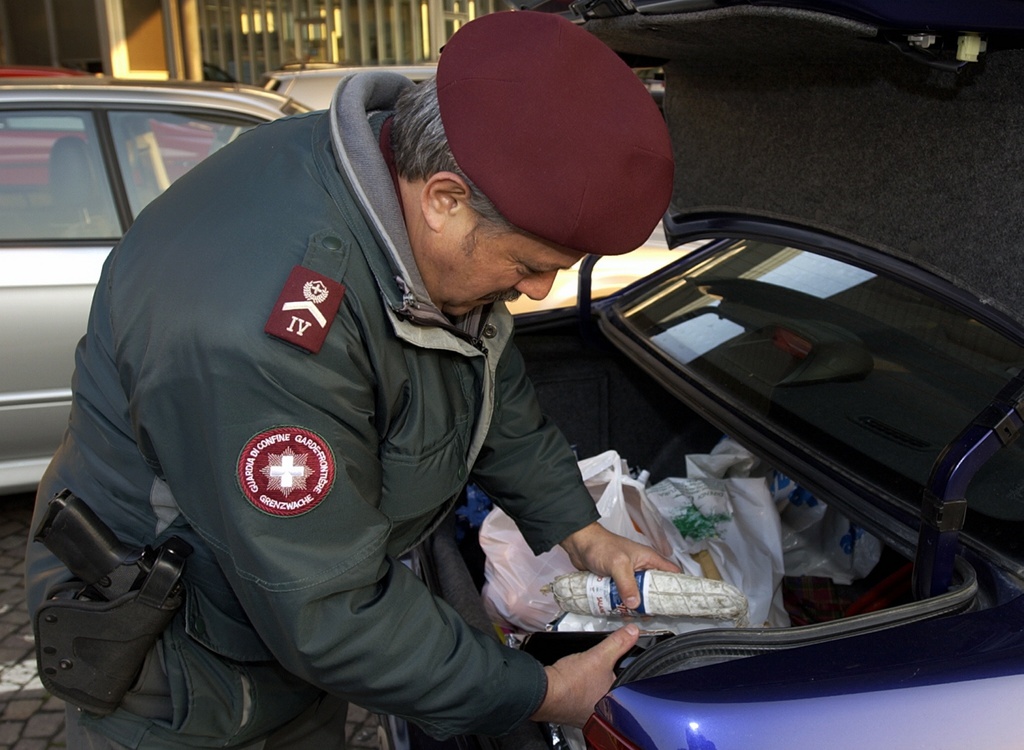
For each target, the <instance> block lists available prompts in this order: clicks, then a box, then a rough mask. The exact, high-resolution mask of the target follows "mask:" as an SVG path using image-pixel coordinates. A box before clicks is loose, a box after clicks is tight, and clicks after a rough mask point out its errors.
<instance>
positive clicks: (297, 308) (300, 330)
mask: <svg viewBox="0 0 1024 750" xmlns="http://www.w3.org/2000/svg"><path fill="white" fill-rule="evenodd" d="M344 296H345V287H343V286H342V285H341V284H339V283H338V282H337V281H335V280H334V279H329V278H327V277H326V276H322V275H320V274H318V273H317V272H316V271H311V270H309V269H308V268H305V267H303V266H295V268H293V269H292V272H291V274H290V275H289V276H288V280H287V281H286V282H285V284H284V289H282V290H281V296H280V297H278V298H277V303H276V304H275V305H274V311H273V312H272V313H270V317H269V318H268V319H267V325H266V326H265V327H264V329H263V330H264V332H265V333H269V334H270V335H271V336H275V337H277V338H279V339H282V340H283V341H287V342H288V343H290V344H295V346H298V347H300V348H302V349H305V350H306V351H308V352H311V353H313V354H316V353H317V352H319V351H320V348H321V347H322V346H323V345H324V339H326V338H327V331H328V330H330V327H331V322H332V321H333V320H334V316H335V315H337V314H338V308H339V307H340V306H341V298H342V297H344Z"/></svg>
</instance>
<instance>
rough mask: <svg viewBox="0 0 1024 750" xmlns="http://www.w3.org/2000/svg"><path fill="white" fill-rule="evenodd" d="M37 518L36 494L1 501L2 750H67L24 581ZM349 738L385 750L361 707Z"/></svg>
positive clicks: (352, 715) (354, 712) (60, 709)
mask: <svg viewBox="0 0 1024 750" xmlns="http://www.w3.org/2000/svg"><path fill="white" fill-rule="evenodd" d="M31 518H32V496H31V495H8V496H0V750H50V748H63V747H66V743H65V741H64V703H63V701H61V700H58V699H57V698H54V697H53V696H51V695H49V694H48V693H47V692H46V690H45V689H44V688H43V685H42V683H41V682H40V681H39V676H38V674H37V672H36V662H35V644H34V640H33V638H32V626H31V625H30V624H29V621H28V613H27V611H26V609H25V586H24V582H23V578H22V576H23V573H24V554H25V544H26V541H27V539H28V529H29V522H30V521H31ZM347 735H348V737H347V739H348V747H350V748H378V747H380V743H379V741H378V739H377V719H376V717H375V716H373V715H372V714H369V713H367V712H366V711H364V710H363V709H361V708H357V707H352V708H350V709H349V717H348V730H347ZM338 746H339V747H341V746H342V745H341V743H339V745H338ZM323 750H330V748H324V749H323Z"/></svg>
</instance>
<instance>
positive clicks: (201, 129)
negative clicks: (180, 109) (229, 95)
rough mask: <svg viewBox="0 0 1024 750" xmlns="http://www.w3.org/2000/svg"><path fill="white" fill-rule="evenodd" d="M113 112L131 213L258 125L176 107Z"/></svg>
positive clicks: (122, 175)
mask: <svg viewBox="0 0 1024 750" xmlns="http://www.w3.org/2000/svg"><path fill="white" fill-rule="evenodd" d="M109 117H110V131H111V134H112V136H113V139H114V149H115V151H116V152H117V159H118V166H119V168H120V170H121V177H122V179H123V180H124V185H125V191H126V192H127V194H128V204H129V206H130V208H131V211H132V216H133V217H135V216H138V214H139V212H140V211H141V210H142V209H143V208H145V207H146V206H147V205H148V204H149V202H150V201H151V200H153V199H154V198H156V197H157V196H158V195H160V193H162V192H163V191H164V190H166V189H167V188H168V186H169V185H170V184H171V183H172V182H174V181H175V180H176V179H178V178H179V177H181V176H182V175H183V174H185V173H186V172H187V171H188V170H190V169H192V167H194V166H195V165H196V164H198V163H199V162H200V161H202V160H203V159H205V158H206V157H207V156H209V155H210V154H212V153H213V152H215V151H217V150H218V149H220V148H222V147H224V146H225V145H226V144H228V143H230V142H231V141H233V140H234V139H235V138H237V137H238V136H239V134H241V133H243V132H244V131H246V130H248V129H249V128H251V127H253V126H254V125H255V123H253V122H251V121H248V120H241V119H231V118H223V117H216V118H214V117H209V116H205V115H197V114H190V113H177V112H143V111H133V112H111V113H110V116H109Z"/></svg>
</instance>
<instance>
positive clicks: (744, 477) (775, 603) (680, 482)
mask: <svg viewBox="0 0 1024 750" xmlns="http://www.w3.org/2000/svg"><path fill="white" fill-rule="evenodd" d="M756 463H757V459H756V457H754V456H753V454H751V453H750V452H749V451H747V450H746V449H744V448H743V447H742V446H740V445H739V444H738V443H736V442H735V441H732V440H729V439H726V440H722V441H720V442H719V443H718V445H716V446H715V448H714V449H713V450H712V451H711V453H709V454H694V455H690V456H687V458H686V465H687V470H686V474H687V476H686V477H685V478H675V477H672V478H668V479H665V480H663V481H661V482H658V483H657V484H655V485H653V486H651V487H648V488H647V496H648V498H649V499H650V501H651V503H652V504H654V505H655V507H657V508H658V510H659V511H660V512H661V513H662V514H663V515H664V516H665V517H666V518H668V519H669V520H670V521H672V523H673V527H674V530H675V531H676V533H678V534H679V539H678V541H677V542H676V545H677V546H679V547H681V548H682V549H683V550H684V551H685V552H686V553H687V554H689V555H699V554H700V553H701V552H704V553H706V554H707V555H709V556H710V558H711V560H712V562H713V564H714V567H715V568H717V570H718V572H719V573H720V574H721V578H722V579H723V580H725V581H728V582H729V583H731V584H732V585H734V586H736V587H737V588H738V589H739V590H740V591H742V592H743V593H744V594H746V595H747V600H748V603H749V612H750V615H749V617H750V624H751V625H752V626H760V625H762V624H767V625H769V626H771V627H782V626H786V625H789V616H788V615H787V614H786V611H785V607H784V606H783V604H782V588H781V584H782V577H783V558H782V542H781V527H780V522H779V515H778V512H777V511H776V508H775V502H774V499H773V498H772V496H771V494H770V493H769V491H768V484H767V482H766V481H765V479H764V478H763V477H751V476H749V474H750V472H751V470H752V469H753V468H754V466H755V465H756Z"/></svg>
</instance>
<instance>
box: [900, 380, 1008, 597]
mask: <svg viewBox="0 0 1024 750" xmlns="http://www.w3.org/2000/svg"><path fill="white" fill-rule="evenodd" d="M1022 428H1024V373H1018V374H1017V375H1016V376H1015V377H1014V378H1013V380H1011V381H1010V382H1009V383H1008V384H1007V385H1006V386H1005V387H1004V388H1003V389H1002V390H1001V391H1000V392H999V394H998V395H997V396H996V397H995V399H994V400H993V401H992V403H991V404H989V405H988V406H987V407H986V408H985V410H984V411H982V412H981V414H979V415H978V416H977V418H975V420H974V421H973V422H972V423H971V424H970V425H968V426H967V428H966V429H964V430H963V431H962V432H961V433H960V434H959V435H958V436H957V437H956V439H955V440H953V442H951V443H950V444H949V445H947V446H946V448H945V449H944V450H943V451H942V453H941V454H939V457H938V459H936V461H935V466H934V467H933V468H932V473H931V476H930V477H929V479H928V485H927V486H926V487H925V490H924V498H923V502H922V504H921V531H920V534H919V535H918V543H917V558H916V560H915V562H914V576H913V586H914V595H915V597H916V598H918V599H927V598H928V597H931V596H937V595H939V594H942V593H944V592H945V591H947V590H948V589H949V587H950V585H951V584H952V582H953V565H954V561H955V559H956V555H957V552H958V550H959V547H960V542H959V536H960V531H961V529H963V526H964V519H965V518H966V516H967V485H968V484H970V482H971V480H972V479H974V475H975V474H977V473H978V471H979V470H980V469H981V467H982V466H984V465H985V463H986V462H987V461H988V460H989V459H990V458H991V457H992V456H993V455H995V453H996V452H997V451H999V449H1001V448H1002V447H1003V446H1006V445H1009V444H1010V443H1012V442H1013V441H1014V440H1016V439H1017V438H1018V437H1020V433H1021V430H1022Z"/></svg>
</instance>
